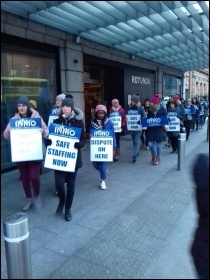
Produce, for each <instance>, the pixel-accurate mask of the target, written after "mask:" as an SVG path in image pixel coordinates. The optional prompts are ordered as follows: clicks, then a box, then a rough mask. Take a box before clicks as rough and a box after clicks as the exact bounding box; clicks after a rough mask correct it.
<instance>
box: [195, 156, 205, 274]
mask: <svg viewBox="0 0 210 280" xmlns="http://www.w3.org/2000/svg"><path fill="white" fill-rule="evenodd" d="M192 173H193V177H194V181H195V183H196V191H195V193H196V203H197V210H198V214H199V219H198V225H197V229H196V231H195V235H194V241H193V243H192V247H191V253H192V256H193V260H194V263H195V267H196V269H197V272H198V274H199V275H201V276H202V277H204V278H202V279H209V156H208V155H207V154H199V155H198V157H197V159H196V161H195V164H194V166H193V170H192Z"/></svg>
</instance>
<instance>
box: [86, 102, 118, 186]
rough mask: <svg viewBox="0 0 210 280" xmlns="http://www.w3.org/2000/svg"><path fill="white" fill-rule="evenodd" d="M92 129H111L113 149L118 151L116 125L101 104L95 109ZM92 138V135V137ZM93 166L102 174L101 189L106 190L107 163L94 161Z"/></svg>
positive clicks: (91, 124)
mask: <svg viewBox="0 0 210 280" xmlns="http://www.w3.org/2000/svg"><path fill="white" fill-rule="evenodd" d="M90 129H97V130H99V129H109V130H113V149H116V138H115V132H114V125H113V123H112V122H111V121H110V120H109V118H108V116H107V108H106V107H105V106H104V105H102V104H99V105H97V106H96V108H95V116H94V117H93V118H92V120H91V123H90ZM91 137H92V135H91ZM93 166H94V168H95V169H96V170H98V171H99V173H100V188H101V189H102V190H105V189H106V178H107V167H108V162H107V161H93Z"/></svg>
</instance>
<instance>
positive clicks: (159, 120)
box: [141, 116, 168, 127]
mask: <svg viewBox="0 0 210 280" xmlns="http://www.w3.org/2000/svg"><path fill="white" fill-rule="evenodd" d="M141 123H142V126H143V127H151V126H163V125H166V124H168V117H167V116H161V117H159V116H157V117H153V118H141Z"/></svg>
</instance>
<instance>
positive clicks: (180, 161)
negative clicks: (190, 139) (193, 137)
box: [178, 133, 186, 170]
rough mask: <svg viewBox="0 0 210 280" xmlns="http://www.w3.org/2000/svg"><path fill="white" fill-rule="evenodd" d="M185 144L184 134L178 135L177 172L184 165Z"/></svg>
mask: <svg viewBox="0 0 210 280" xmlns="http://www.w3.org/2000/svg"><path fill="white" fill-rule="evenodd" d="M185 142H186V134H185V133H179V139H178V143H179V144H178V170H183V169H184V164H185Z"/></svg>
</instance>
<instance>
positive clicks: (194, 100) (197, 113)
mask: <svg viewBox="0 0 210 280" xmlns="http://www.w3.org/2000/svg"><path fill="white" fill-rule="evenodd" d="M192 105H193V106H194V107H195V114H194V116H193V128H192V130H191V132H193V131H194V130H195V126H196V131H198V125H199V119H200V111H201V105H200V103H199V102H198V99H197V98H196V97H193V98H192Z"/></svg>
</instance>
